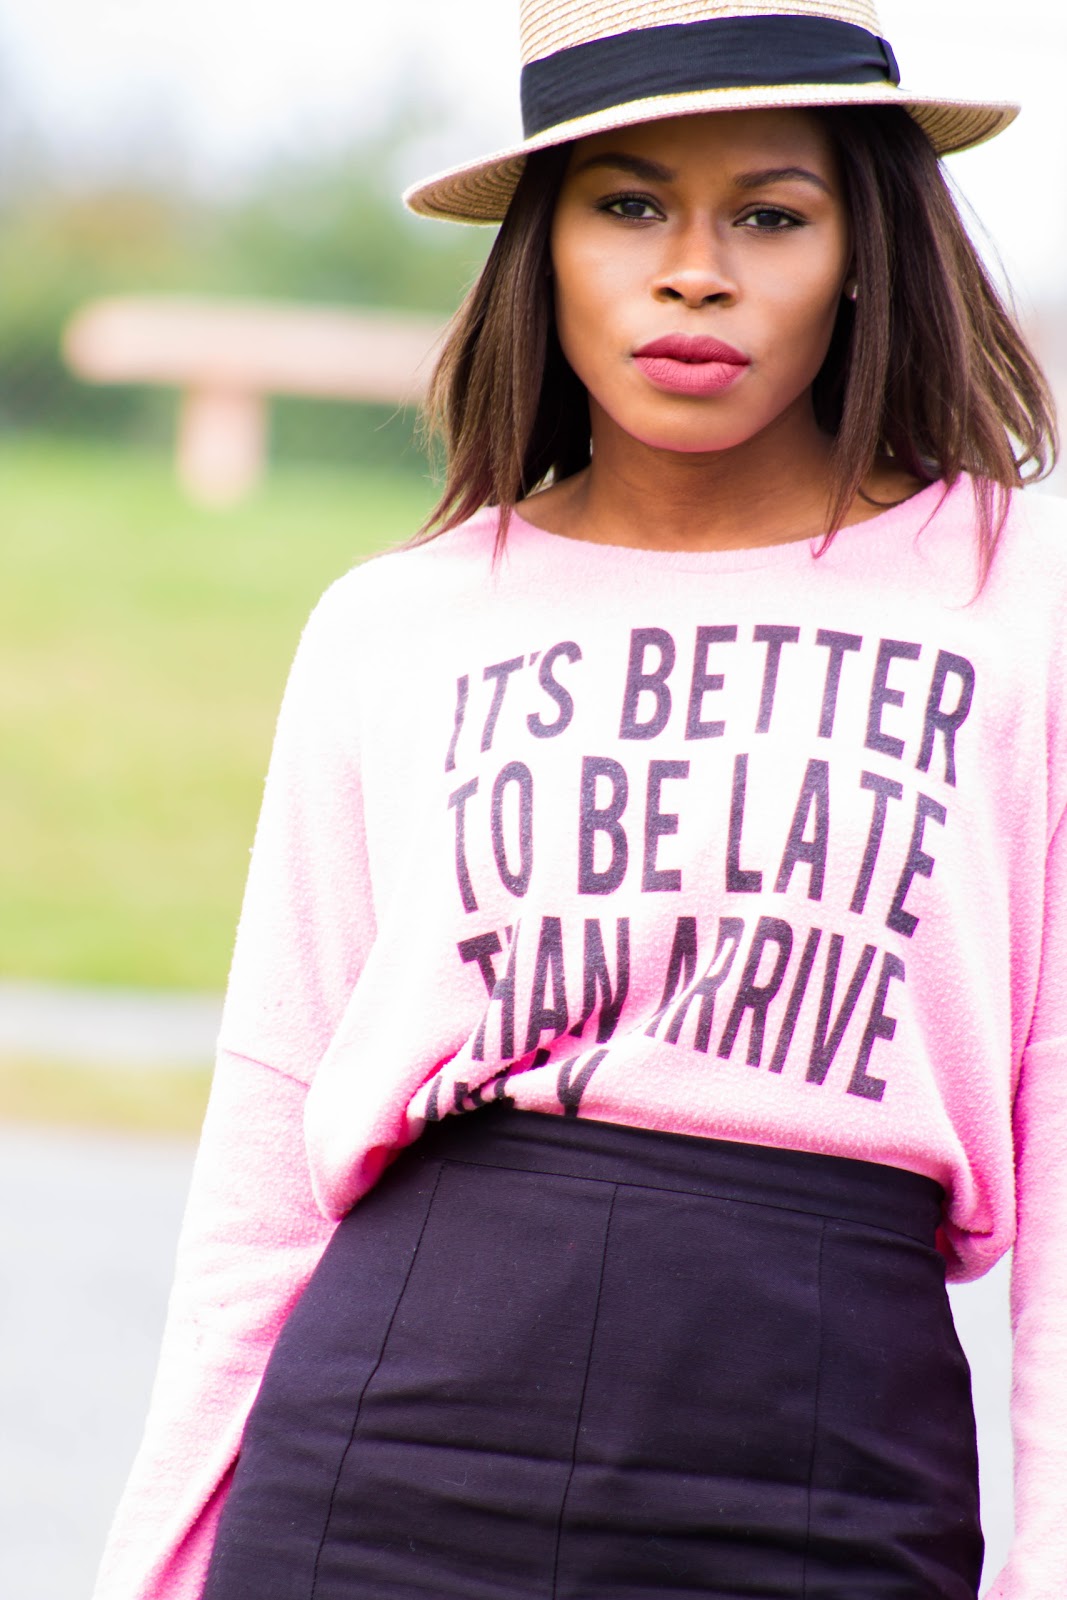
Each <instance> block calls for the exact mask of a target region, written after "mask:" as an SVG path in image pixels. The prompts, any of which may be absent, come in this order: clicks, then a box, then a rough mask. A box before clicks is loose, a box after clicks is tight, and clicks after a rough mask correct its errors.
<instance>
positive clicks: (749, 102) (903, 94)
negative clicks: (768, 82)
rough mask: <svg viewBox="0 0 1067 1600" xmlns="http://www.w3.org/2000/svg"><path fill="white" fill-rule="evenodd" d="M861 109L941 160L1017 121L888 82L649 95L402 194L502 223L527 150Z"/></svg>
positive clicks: (1010, 109)
mask: <svg viewBox="0 0 1067 1600" xmlns="http://www.w3.org/2000/svg"><path fill="white" fill-rule="evenodd" d="M861 105H862V106H875V105H893V106H900V107H902V108H903V110H905V111H907V112H909V113H910V115H911V116H913V117H914V118H915V121H916V122H917V123H918V124H919V126H920V127H921V128H922V129H923V130H924V131H925V133H926V135H927V137H928V138H929V140H930V142H931V144H932V145H933V147H934V149H935V150H936V151H937V153H938V155H942V156H944V155H952V154H954V153H955V152H957V151H959V150H969V149H970V148H971V147H972V146H973V145H977V144H984V143H985V141H986V140H987V139H992V138H993V137H994V135H996V134H998V133H1000V132H1001V131H1002V129H1004V128H1006V127H1007V126H1008V124H1009V123H1011V122H1014V120H1015V118H1016V117H1017V116H1018V114H1019V107H1018V106H1017V105H1014V104H1011V103H1009V102H987V101H977V100H946V99H944V98H937V99H935V98H933V97H932V96H925V95H915V94H909V93H908V92H907V91H906V90H904V89H898V88H894V87H893V85H892V84H888V83H871V84H849V85H847V86H843V85H841V84H826V85H823V84H814V83H805V84H796V85H784V86H783V85H781V84H777V85H774V86H773V87H769V88H766V89H761V88H745V89H699V90H694V91H689V92H687V93H685V94H665V95H655V96H653V97H651V98H649V99H645V100H631V101H629V102H628V103H627V104H626V105H621V106H610V107H609V108H608V109H606V110H604V111H596V112H593V113H592V114H591V115H589V116H585V117H577V118H575V119H574V121H572V122H565V123H557V125H556V126H555V127H553V128H546V129H545V131H544V132H543V133H539V134H537V135H536V136H535V137H534V138H531V139H526V140H524V141H523V143H522V144H517V145H513V146H512V147H511V148H510V149H508V150H499V151H497V152H496V154H495V155H491V156H487V157H486V158H485V159H483V160H481V161H472V162H468V163H467V164H466V165H464V166H459V167H452V168H450V169H449V170H448V171H447V172H440V173H437V174H436V175H435V176H434V177H431V178H425V179H423V181H422V182H421V183H416V184H413V185H412V186H411V188H410V189H408V190H406V191H405V193H404V204H405V205H406V206H407V207H408V209H409V210H410V211H414V212H416V213H417V214H418V215H419V216H423V217H437V218H441V219H443V220H445V221H449V222H473V223H494V222H502V221H503V219H504V214H505V212H506V211H507V209H508V205H509V203H510V201H511V197H512V195H513V194H514V193H515V188H516V186H517V184H518V181H519V178H520V177H521V176H522V169H523V165H524V163H525V160H526V157H527V156H528V155H529V154H530V153H531V152H532V151H534V150H547V149H549V148H550V147H551V146H552V145H558V144H567V143H569V142H570V141H571V140H573V139H584V138H587V137H588V136H589V135H590V134H594V133H606V132H608V131H609V130H610V129H612V128H628V127H632V126H633V125H634V124H635V123H638V122H655V121H657V120H659V119H661V118H664V117H684V116H692V115H694V114H697V113H700V112H705V111H753V110H773V109H804V108H806V107H813V106H861Z"/></svg>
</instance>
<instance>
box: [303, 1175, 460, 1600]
mask: <svg viewBox="0 0 1067 1600" xmlns="http://www.w3.org/2000/svg"><path fill="white" fill-rule="evenodd" d="M444 1166H445V1163H444V1162H443V1161H442V1162H439V1163H438V1167H437V1176H436V1177H435V1179H434V1184H433V1188H432V1189H431V1191H430V1195H429V1199H428V1200H427V1202H426V1212H425V1215H424V1216H423V1219H422V1224H421V1226H420V1228H419V1236H418V1238H417V1239H416V1241H415V1248H414V1250H413V1251H412V1252H411V1260H410V1261H409V1262H408V1269H407V1271H406V1272H405V1274H404V1281H403V1283H402V1284H401V1286H400V1293H399V1294H398V1295H397V1297H396V1302H395V1304H394V1306H393V1309H392V1311H391V1313H390V1316H389V1321H388V1323H387V1324H386V1328H385V1333H384V1334H383V1336H382V1342H381V1348H380V1349H379V1351H378V1356H377V1359H376V1361H375V1363H374V1365H373V1367H372V1368H371V1370H370V1372H369V1373H368V1374H367V1377H366V1381H365V1382H364V1384H363V1387H362V1388H361V1389H360V1391H359V1399H358V1400H357V1401H356V1411H355V1415H354V1417H353V1418H352V1426H351V1428H350V1429H349V1432H348V1439H347V1440H346V1442H345V1447H344V1449H343V1450H342V1451H341V1456H340V1460H339V1461H338V1463H337V1472H336V1474H335V1476H334V1480H333V1487H332V1488H331V1490H330V1499H329V1503H328V1504H327V1507H326V1519H325V1521H324V1523H323V1526H322V1536H321V1538H320V1539H319V1543H318V1548H317V1550H316V1551H315V1562H314V1565H313V1567H312V1569H311V1588H310V1590H309V1592H308V1600H315V1594H316V1591H317V1590H318V1587H319V1568H320V1566H321V1564H322V1555H323V1551H324V1550H325V1548H326V1540H327V1538H328V1537H329V1532H330V1523H331V1521H332V1520H333V1510H334V1505H335V1503H336V1501H337V1493H338V1490H339V1489H340V1487H341V1477H342V1474H343V1473H344V1469H345V1461H346V1460H347V1459H348V1452H349V1451H350V1450H351V1448H352V1441H353V1440H354V1439H355V1436H356V1429H357V1428H358V1426H359V1418H360V1412H361V1411H362V1409H363V1401H364V1399H365V1397H366V1394H367V1390H368V1389H369V1388H370V1385H371V1383H372V1382H373V1381H374V1377H375V1374H376V1373H377V1371H378V1368H379V1367H380V1366H381V1364H382V1361H383V1360H384V1359H385V1351H386V1348H387V1346H388V1344H389V1335H390V1334H391V1333H392V1331H393V1323H394V1322H395V1321H396V1317H397V1312H398V1311H399V1310H400V1303H401V1301H402V1300H403V1298H404V1293H405V1291H406V1289H407V1286H408V1283H409V1282H410V1279H411V1274H412V1272H413V1271H414V1270H415V1262H416V1261H417V1259H418V1255H419V1247H420V1245H421V1244H422V1239H423V1235H424V1234H425V1232H426V1229H427V1226H428V1224H429V1221H430V1213H431V1212H432V1210H433V1203H434V1199H435V1197H436V1195H437V1190H438V1186H439V1185H440V1182H441V1173H442V1172H443V1170H444Z"/></svg>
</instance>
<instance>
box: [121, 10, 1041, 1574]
mask: <svg viewBox="0 0 1067 1600" xmlns="http://www.w3.org/2000/svg"><path fill="white" fill-rule="evenodd" d="M524 29H525V48H526V55H527V67H526V69H525V73H524V105H525V111H526V116H527V124H528V130H529V132H528V138H527V141H526V143H525V144H524V145H523V147H522V148H521V149H520V150H517V151H512V152H505V153H504V155H502V156H499V157H493V158H491V159H489V160H487V161H485V162H482V163H478V164H476V165H475V166H473V167H468V168H465V169H461V170H460V171H458V172H454V173H450V174H445V175H444V176H443V177H441V178H438V179H434V180H432V181H431V182H429V183H428V184H426V185H423V186H420V187H419V188H418V189H417V190H415V191H414V192H413V194H412V195H411V196H410V197H409V199H410V201H411V203H412V204H413V206H414V207H415V209H417V210H422V211H424V212H428V213H430V214H435V215H449V216H456V217H459V218H462V219H466V220H495V219H499V218H501V217H505V213H506V217H505V220H504V224H503V227H502V229H501V232H500V234H499V237H498V239H497V242H496V244H495V246H494V249H493V252H492V255H491V257H490V261H489V264H488V266H487V268H486V270H485V272H484V274H483V276H482V278H481V280H480V282H479V284H478V285H477V286H476V287H475V289H474V291H473V292H472V295H471V297H470V299H469V301H468V303H467V305H466V307H465V308H464V310H463V311H462V312H461V313H460V316H459V318H458V320H457V322H456V325H455V328H454V330H453V334H452V337H451V340H450V342H449V344H448V346H447V348H446V351H445V354H444V357H443V360H442V364H441V367H440V369H439V373H438V378H437V385H436V395H435V399H436V404H437V410H438V414H439V415H440V416H441V418H442V419H443V428H444V433H445V439H446V443H447V447H448V461H449V465H448V479H447V483H446V487H445V491H444V496H443V499H442V502H441V505H440V506H439V508H438V511H437V514H436V516H435V519H434V521H433V523H432V528H433V529H434V532H433V534H431V535H427V536H426V538H425V539H424V540H423V542H422V543H420V544H418V545H417V546H416V547H415V548H409V549H407V550H405V551H402V552H398V553H394V554H391V555H389V556H387V557H385V558H384V559H382V560H379V561H377V562H374V563H371V564H369V565H368V566H366V567H364V568H363V569H362V570H360V571H359V572H357V573H354V574H350V575H349V576H348V577H347V578H344V579H342V580H341V582H340V583H338V584H337V585H335V587H334V588H333V589H332V590H331V591H330V593H329V594H328V595H327V596H326V598H325V599H324V600H323V602H322V603H321V605H320V607H319V608H318V610H317V612H316V614H315V617H314V618H313V620H312V622H311V624H310V625H309V628H308V630H307V632H306V634H305V637H304V640H303V642H302V645H301V649H300V652H299V655H298V659H297V663H296V665H295V667H294V671H293V675H292V679H291V682H290V686H289V689H288V691H287V695H286V701H285V705H284V707H283V711H282V715H281V720H280V725H279V732H278V739H277V744H276V749H275V755H274V758H273V763H272V768H271V774H270V778H269V782H268V786H267V792H266V797H265V802H264V810H263V815H262V820H261V823H260V829H259V834H258V836H257V843H256V848H255V853H254V859H253V866H252V871H251V876H250V881H249V886H248V892H247V897H246V903H245V909H244V912H243V915H242V922H241V930H240V934H239V939H238V945H237V952H236V956H235V963H234V970H233V974H232V978H231V987H230V993H229V999H228V1005H227V1012H226V1018H225V1022H224V1026H223V1034H222V1049H221V1056H220V1065H219V1070H218V1074H217V1079H216V1084H215V1089H214V1093H213V1098H212V1104H211V1109H210V1111H209V1113H208V1118H207V1123H206V1126H205V1131H204V1138H203V1144H202V1148H201V1153H200V1157H199V1164H198V1169H197V1175H196V1180H195V1184H194V1192H193V1199H192V1201H191V1205H190V1212H189V1218H188V1221H187V1225H186V1231H185V1235H184V1240H183V1245H182V1252H181V1258H180V1261H179V1266H178V1277H177V1286H176V1290H175V1297H174V1301H173V1303H172V1308H171V1315H170V1322H169V1328H168V1334H167V1343H166V1348H165V1350H164V1355H163V1365H162V1369H161V1377H160V1380H159V1384H158V1386H157V1393H156V1397H155V1400H154V1404H153V1412H152V1418H151V1421H150V1425H149V1431H148V1435H147V1438H146V1443H145V1446H144V1452H143V1455H142V1458H141V1462H140V1464H139V1466H138V1468H137V1470H136V1472H135V1475H134V1480H133V1483H132V1485H131V1488H130V1490H129V1492H128V1496H127V1499H126V1501H125V1503H124V1507H123V1510H122V1512H121V1513H120V1518H119V1521H118V1524H117V1527H116V1531H115V1533H114V1535H113V1539H112V1544H111V1548H110V1552H109V1555H108V1558H107V1561H106V1563H105V1569H104V1574H103V1576H102V1578H101V1583H100V1587H99V1589H98V1596H99V1597H100V1600H133V1596H135V1595H137V1596H149V1595H150V1596H154V1597H158V1600H177V1597H182V1600H184V1597H193V1596H199V1595H201V1594H203V1595H204V1596H205V1597H206V1600H238V1597H246V1596H247V1597H251V1596H255V1597H256V1600H282V1597H284V1600H298V1597H299V1600H305V1597H307V1600H311V1597H312V1596H314V1597H315V1600H341V1597H349V1596H356V1595H368V1596H375V1597H378V1596H389V1597H398V1600H399V1597H403V1600H414V1597H416V1596H432V1597H435V1600H439V1597H443V1596H449V1597H452V1596H456V1597H459V1596H463V1597H476V1596H486V1597H489V1596H492V1597H494V1600H498V1597H509V1600H510V1597H518V1596H523V1597H527V1596H529V1597H538V1600H548V1597H549V1596H552V1597H557V1596H558V1597H563V1596H568V1597H579V1596H580V1597H582V1600H587V1597H588V1600H591V1597H594V1596H599V1597H608V1596H610V1597H612V1600H623V1597H634V1600H637V1597H645V1596H651V1595H659V1594H673V1595H679V1596H680V1595H686V1596H695V1595H698V1594H699V1595H717V1596H724V1597H725V1596H729V1597H739V1596H751V1597H754V1600H772V1597H779V1596H790V1597H800V1596H804V1597H807V1600H815V1597H818V1600H854V1597H856V1596H859V1595H865V1596H879V1597H886V1600H888V1597H889V1596H893V1597H900V1600H905V1597H906V1600H934V1597H935V1596H936V1597H938V1600H974V1596H975V1594H976V1593H977V1587H978V1583H979V1574H980V1568H981V1557H982V1543H981V1533H980V1528H979V1523H978V1505H977V1468H976V1459H975V1442H974V1422H973V1413H972V1411H971V1404H970V1392H969V1379H968V1374H967V1371H966V1364H965V1362H964V1360H963V1357H962V1353H961V1352H960V1349H959V1346H958V1343H957V1341H956V1338H955V1334H954V1332H953V1329H952V1324H951V1317H950V1314H949V1311H948V1306H947V1300H946V1296H945V1288H944V1283H945V1269H946V1265H947V1267H948V1270H949V1272H950V1273H951V1274H952V1275H953V1276H955V1277H958V1278H963V1277H970V1276H975V1275H978V1274H980V1273H981V1272H983V1271H984V1270H986V1269H987V1268H988V1267H989V1266H990V1265H991V1264H992V1263H993V1262H994V1261H995V1260H997V1259H998V1257H999V1256H1000V1255H1001V1254H1003V1252H1004V1251H1005V1250H1006V1249H1007V1248H1008V1246H1009V1245H1010V1244H1011V1242H1012V1240H1013V1237H1015V1235H1016V1231H1017V1235H1018V1237H1017V1245H1016V1254H1015V1317H1016V1387H1015V1405H1016V1413H1015V1416H1016V1427H1017V1437H1018V1495H1017V1507H1018V1538H1017V1541H1016V1546H1015V1550H1014V1552H1013V1557H1012V1562H1011V1564H1010V1565H1009V1567H1008V1569H1007V1571H1006V1572H1005V1573H1004V1574H1003V1575H1001V1577H1000V1579H999V1580H998V1583H997V1585H996V1588H995V1590H994V1592H995V1593H996V1594H997V1595H998V1596H999V1597H1000V1600H1050V1597H1051V1596H1052V1595H1053V1594H1056V1595H1059V1594H1061V1593H1062V1592H1063V1587H1064V1583H1065V1580H1067V1528H1065V1526H1064V1519H1063V1517H1062V1499H1063V1492H1064V1488H1065V1485H1067V1443H1065V1440H1067V1430H1065V1426H1064V1424H1065V1421H1067V1411H1065V1402H1064V1380H1063V1364H1062V1334H1061V1333H1060V1331H1059V1330H1060V1328H1061V1326H1062V1321H1063V1316H1064V1310H1065V1308H1067V1269H1065V1267H1064V1264H1063V1252H1062V1249H1061V1239H1062V1237H1063V1233H1064V1230H1065V1229H1067V1174H1065V1172H1064V1170H1063V1163H1062V1162H1061V1161H1060V1159H1059V1155H1060V1152H1061V1150H1062V1149H1063V1147H1064V1141H1065V1139H1067V1110H1065V1109H1064V1099H1063V1096H1062V1094H1061V1093H1060V1081H1061V1077H1062V1072H1063V1055H1064V1051H1065V1049H1067V1045H1065V1044H1064V1038H1065V1036H1067V995H1065V994H1064V989H1063V982H1062V979H1061V977H1060V974H1061V973H1062V971H1063V967H1064V961H1065V959H1067V900H1065V896H1064V892H1063V890H1064V881H1065V880H1064V870H1065V863H1064V851H1065V850H1067V838H1065V836H1064V830H1063V829H1062V828H1061V827H1060V826H1059V824H1060V820H1061V818H1062V816H1063V813H1064V807H1065V803H1067V768H1065V764H1064V761H1063V758H1062V756H1061V754H1060V746H1061V744H1062V739H1063V732H1064V727H1065V720H1067V705H1065V693H1064V682H1063V671H1062V660H1061V651H1062V644H1061V641H1062V639H1063V638H1064V636H1065V635H1064V628H1063V620H1064V619H1063V612H1064V603H1065V598H1067V546H1065V542H1064V531H1065V530H1064V527H1063V515H1062V512H1061V510H1060V509H1059V507H1057V506H1056V505H1055V504H1054V503H1051V502H1048V501H1037V502H1034V501H1031V500H1027V502H1026V504H1025V506H1023V505H1022V504H1021V503H1020V501H1019V497H1018V495H1017V493H1016V492H1015V491H1016V490H1017V488H1018V487H1019V486H1020V485H1021V483H1022V480H1023V477H1024V476H1025V475H1036V474H1038V473H1040V472H1041V471H1042V470H1043V469H1044V467H1045V466H1046V465H1047V462H1048V460H1049V457H1050V452H1051V437H1052V423H1051V418H1050V410H1049V402H1048V399H1047V394H1046V390H1045V387H1044V384H1043V380H1042V379H1041V376H1040V374H1039V372H1038V370H1037V369H1036V367H1035V365H1034V363H1033V360H1032V358H1031V357H1030V355H1029V353H1028V352H1027V350H1026V347H1025V345H1024V344H1023V342H1022V340H1021V338H1020V336H1019V334H1018V332H1017V330H1016V329H1015V328H1014V326H1013V324H1012V322H1011V320H1010V318H1009V317H1008V316H1007V314H1006V313H1005V311H1004V310H1003V308H1002V306H1001V304H1000V302H999V301H998V298H997V295H996V293H995V291H994V289H993V288H992V287H991V285H990V283H989V281H988V279H987V277H986V275H985V272H984V270H983V268H982V266H981V264H980V263H979V261H978V259H977V257H976V255H975V253H974V251H973V248H972V247H971V245H970V243H969V241H968V240H967V237H966V234H965V232H964V230H963V228H962V226H961V224H960V221H959V218H958V216H957V214H956V212H955V210H954V208H953V206H952V203H951V201H950V199H949V197H948V194H947V191H946V189H945V186H944V182H943V179H942V177H941V175H940V172H939V169H938V166H937V161H936V155H935V150H942V151H943V150H945V149H949V148H960V147H963V146H964V145H966V144H968V143H972V142H974V141H976V140H978V139H980V138H983V137H987V136H989V135H990V134H992V133H993V132H995V131H996V130H997V129H998V128H999V127H1001V126H1003V125H1004V124H1005V123H1006V122H1007V121H1008V120H1010V117H1011V115H1012V114H1013V113H1012V109H1011V108H1007V107H995V106H994V107H990V106H975V105H964V104H959V103H948V102H939V101H934V100H921V99H915V98H908V97H907V96H905V95H904V93H903V92H902V91H901V90H900V89H899V88H898V87H897V82H896V71H895V65H894V62H893V57H892V52H891V51H890V50H889V48H888V46H886V45H885V44H884V42H883V41H882V40H881V39H880V38H879V36H878V26H877V19H876V17H875V14H874V11H873V8H872V7H871V6H869V5H867V4H865V3H863V0H855V3H847V4H846V3H841V4H832V3H820V4H806V3H805V4H799V3H796V4H792V5H782V4H768V5H759V4H746V5H744V6H730V5H716V4H707V3H699V0H692V3H688V4H687V3H680V4H674V5H671V6H666V5H662V4H656V3H654V0H646V3H643V4H642V3H640V0H631V3H625V4H624V3H623V0H602V3H600V4H594V5H585V6H582V7H574V6H572V5H567V4H564V3H562V0H555V3H550V0H540V3H533V0H531V3H528V4H527V5H526V6H525V8H524ZM767 85H770V86H771V87H767ZM309 1088H310V1092H308V1091H309ZM387 1169H388V1170H387ZM357 1202H358V1203H357ZM337 1219H343V1220H341V1222H340V1226H336V1222H337ZM328 1241H329V1247H328V1248H326V1247H327V1242H328ZM272 1349H273V1355H271V1359H270V1364H269V1367H267V1371H266V1376H265V1377H263V1372H264V1366H265V1364H266V1362H267V1358H268V1355H269V1354H270V1353H271V1351H272ZM261 1378H262V1380H263V1381H262V1384H261ZM253 1401H254V1402H255V1403H254V1405H253ZM250 1411H251V1416H250V1418H249V1412H250ZM246 1418H248V1422H247V1427H246V1426H245V1423H246ZM242 1430H243V1438H242ZM238 1452H239V1459H238ZM235 1461H236V1462H237V1465H236V1471H235V1470H234V1463H235ZM224 1506H225V1508H224V1509H223V1507H224ZM220 1512H221V1518H220Z"/></svg>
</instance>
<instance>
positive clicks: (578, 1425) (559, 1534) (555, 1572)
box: [471, 1163, 619, 1600]
mask: <svg viewBox="0 0 1067 1600" xmlns="http://www.w3.org/2000/svg"><path fill="white" fill-rule="evenodd" d="M474 1164H475V1163H471V1165H474ZM618 1193H619V1185H618V1184H615V1185H614V1187H613V1190H612V1196H611V1202H610V1204H609V1206H608V1215H607V1221H606V1222H605V1224H604V1247H603V1249H602V1250H601V1252H600V1274H599V1277H598V1279H597V1286H596V1302H595V1304H594V1307H593V1322H592V1326H591V1327H590V1329H589V1348H588V1350H587V1351H586V1357H585V1373H584V1376H583V1378H582V1393H581V1396H580V1398H579V1401H578V1412H577V1415H576V1417H575V1421H574V1440H573V1443H572V1445H571V1464H570V1468H569V1470H568V1472H567V1482H566V1483H565V1484H564V1486H563V1494H562V1496H561V1498H560V1502H559V1519H558V1521H557V1523H556V1549H555V1555H554V1557H553V1561H552V1600H558V1596H559V1558H560V1549H561V1546H562V1544H563V1518H564V1516H565V1514H566V1510H567V1497H568V1495H569V1494H570V1492H571V1483H572V1482H573V1480H574V1473H575V1468H576V1467H577V1464H578V1438H579V1435H580V1434H581V1431H582V1413H583V1411H584V1410H585V1396H586V1391H587V1389H588V1387H589V1369H590V1368H591V1367H592V1365H593V1346H594V1345H595V1343H596V1330H597V1322H598V1320H599V1318H600V1300H601V1296H602V1295H603V1292H604V1268H605V1266H606V1265H607V1259H608V1243H609V1240H610V1238H611V1219H612V1217H613V1216H614V1215H615V1201H616V1199H617V1198H618Z"/></svg>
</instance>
